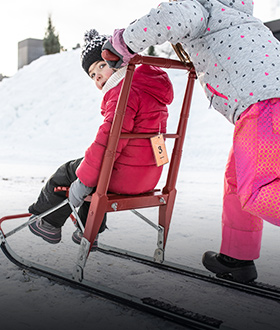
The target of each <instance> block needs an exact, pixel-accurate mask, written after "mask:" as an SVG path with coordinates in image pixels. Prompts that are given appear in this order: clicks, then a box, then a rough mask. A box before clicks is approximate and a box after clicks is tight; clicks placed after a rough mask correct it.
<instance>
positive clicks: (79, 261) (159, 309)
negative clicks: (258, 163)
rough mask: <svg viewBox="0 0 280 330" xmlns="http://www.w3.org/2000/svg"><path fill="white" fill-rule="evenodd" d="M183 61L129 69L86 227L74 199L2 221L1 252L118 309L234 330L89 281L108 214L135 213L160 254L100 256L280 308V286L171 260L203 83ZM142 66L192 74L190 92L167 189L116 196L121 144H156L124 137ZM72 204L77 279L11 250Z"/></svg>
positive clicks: (142, 59)
mask: <svg viewBox="0 0 280 330" xmlns="http://www.w3.org/2000/svg"><path fill="white" fill-rule="evenodd" d="M103 55H104V56H103V57H104V58H106V59H110V58H109V57H110V56H112V54H110V53H105V54H103ZM179 57H180V56H179ZM180 59H181V61H177V60H172V59H165V58H158V57H149V56H140V55H136V56H135V57H134V58H133V59H132V60H131V62H130V63H129V65H128V68H127V72H126V76H125V78H124V82H123V85H122V89H121V93H120V95H119V99H118V103H117V106H116V111H115V116H114V120H113V123H112V126H111V131H110V135H109V139H108V144H107V148H106V151H105V154H104V158H103V163H102V167H101V170H100V176H99V180H98V184H97V187H96V191H95V192H94V193H93V194H92V195H89V196H87V197H86V201H88V202H90V208H89V212H88V217H87V221H86V225H85V227H84V226H83V224H82V223H81V220H80V219H79V216H78V213H77V210H76V209H75V208H74V207H73V205H72V204H71V203H70V201H69V200H68V198H66V199H65V200H64V201H63V202H62V203H61V204H59V205H57V206H56V207H54V208H52V209H50V210H48V211H46V212H44V213H42V214H40V215H38V216H32V215H31V214H29V213H23V214H17V215H8V216H4V217H2V218H1V219H0V243H1V249H2V251H3V253H4V254H5V255H6V257H7V258H8V259H9V260H11V261H12V262H13V263H14V264H16V265H17V266H19V267H20V268H22V269H24V270H27V271H30V272H33V273H36V274H38V275H40V276H45V277H47V278H49V279H51V280H54V281H56V282H59V283H62V284H66V285H69V286H72V287H74V288H78V289H81V290H85V291H87V292H91V293H93V294H96V295H99V296H102V297H105V298H106V299H110V300H112V301H115V302H117V303H120V304H124V305H127V306H129V307H131V308H135V309H138V310H142V311H144V312H148V313H151V314H154V315H157V316H159V317H161V318H164V319H168V320H170V321H172V322H175V323H178V324H182V325H184V326H187V327H188V328H191V329H217V328H219V329H229V328H228V327H225V326H224V325H223V322H222V321H221V320H217V319H214V318H211V317H208V316H205V315H201V314H197V313H192V312H191V311H188V310H185V309H184V308H180V307H178V306H174V305H172V304H169V303H165V302H163V301H158V300H157V299H153V298H151V297H144V298H139V297H138V296H137V297H136V296H133V295H131V294H127V293H124V292H120V291H118V290H115V289H112V288H109V287H107V286H103V285H101V284H97V283H95V282H93V281H89V280H88V279H86V278H85V272H86V265H87V260H88V257H89V255H90V250H91V247H92V245H93V242H94V241H95V239H96V237H97V235H98V230H99V227H100V225H101V223H102V220H103V217H104V215H105V213H110V212H112V213H116V212H120V211H131V212H133V213H134V214H135V215H137V216H138V217H139V218H140V219H141V220H143V221H145V222H146V223H147V224H148V225H149V226H151V227H152V228H153V229H154V230H156V232H157V241H156V242H155V251H154V254H153V256H144V255H141V254H137V253H134V252H131V251H127V250H121V249H119V248H115V247H111V246H105V245H102V244H99V247H98V250H97V251H99V252H101V253H104V254H109V255H112V256H114V257H118V258H126V259H129V260H130V261H133V262H139V263H141V264H145V265H148V266H151V267H155V268H158V269H161V270H163V271H166V272H172V273H176V274H180V275H182V276H186V277H189V278H193V279H196V280H199V281H205V282H211V283H213V285H221V286H224V287H228V288H230V289H236V290H239V291H242V292H246V293H249V294H253V295H257V296H260V297H263V298H265V299H270V300H276V301H278V302H279V301H280V288H277V287H275V286H270V285H268V284H262V283H257V282H253V283H249V284H242V283H237V282H234V281H232V280H231V279H230V278H217V277H213V275H212V274H210V273H209V272H207V271H202V270H199V269H194V268H190V267H188V266H185V265H181V264H176V263H173V262H170V261H166V260H165V248H166V243H167V238H168V231H169V227H170V224H171V219H172V212H173V208H174V203H175V199H176V193H177V190H176V182H177V177H178V173H179V167H180V162H181V156H182V151H183V145H184V140H185V135H186V128H187V123H188V118H189V112H190V107H191V100H192V94H193V88H194V83H195V80H196V78H197V77H196V72H195V70H194V67H193V65H192V63H191V62H189V61H187V60H186V59H185V60H184V58H181V57H180ZM138 64H144V65H145V64H146V65H154V66H158V67H162V68H166V69H179V70H185V71H186V72H187V73H188V75H186V77H187V84H186V90H185V95H184V99H183V103H182V106H181V111H180V116H179V118H178V123H177V131H176V132H174V133H166V134H163V136H164V138H165V139H172V140H173V141H174V144H173V150H172V154H171V157H170V161H169V163H168V164H167V165H165V166H166V169H167V170H166V178H165V180H163V182H164V183H163V187H162V188H159V189H155V190H153V191H150V192H147V193H144V194H140V195H118V194H112V193H108V192H107V190H108V186H109V183H110V177H111V173H112V169H113V164H114V159H115V153H116V149H117V145H118V142H119V140H120V139H123V138H125V139H128V138H129V139H135V138H137V139H140V138H143V139H150V138H152V137H154V134H123V133H121V129H122V123H123V119H124V115H125V109H126V105H127V101H128V96H129V91H130V87H131V83H132V79H133V74H134V70H135V67H136V65H138ZM57 189H58V190H64V191H65V193H66V196H67V194H68V189H69V188H67V187H58V188H57ZM66 204H69V206H70V207H71V209H72V214H71V216H70V218H71V219H72V221H73V222H74V224H75V225H76V226H78V227H79V228H80V229H81V230H82V231H83V237H82V239H81V244H80V246H79V248H78V254H77V258H76V260H73V266H72V269H73V271H72V273H71V272H70V273H65V272H61V271H59V270H57V269H55V268H51V267H49V266H46V265H42V264H39V263H37V262H35V261H33V260H27V259H25V258H24V257H22V256H20V255H19V254H18V253H17V252H15V250H14V249H13V248H12V247H11V246H10V244H9V238H10V237H11V236H14V235H16V234H17V233H18V232H20V231H21V230H22V229H24V228H25V227H27V226H28V225H29V224H31V223H32V222H33V221H36V220H37V219H38V217H41V218H43V217H44V216H46V215H47V214H50V213H52V212H54V211H55V210H57V209H59V208H61V207H63V206H65V205H66ZM145 208H157V209H158V221H157V224H156V223H155V222H153V221H151V220H149V219H148V218H147V217H145V216H144V215H142V214H141V213H140V211H139V210H141V209H145ZM155 213H156V212H155ZM25 218H28V219H27V221H24V222H23V223H20V225H18V226H17V227H16V228H13V229H12V230H10V231H9V232H4V230H3V228H2V224H3V223H4V222H10V221H13V220H17V222H18V221H19V220H21V219H25Z"/></svg>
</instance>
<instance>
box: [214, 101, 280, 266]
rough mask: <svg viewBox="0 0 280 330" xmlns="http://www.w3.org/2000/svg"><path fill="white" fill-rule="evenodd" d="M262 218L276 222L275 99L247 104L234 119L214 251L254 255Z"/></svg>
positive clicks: (279, 110)
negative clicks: (218, 238)
mask: <svg viewBox="0 0 280 330" xmlns="http://www.w3.org/2000/svg"><path fill="white" fill-rule="evenodd" d="M263 220H266V221H268V222H270V223H272V224H274V225H277V226H280V98H274V99H269V100H265V101H261V102H259V103H256V104H253V105H251V106H250V107H249V108H248V109H247V110H246V111H245V112H244V113H243V114H242V115H241V116H240V118H239V119H238V121H237V122H236V125H235V130H234V137H233V147H232V149H231V151H230V154H229V159H228V163H227V166H226V171H225V182H224V198H223V214H222V243H221V249H220V252H221V253H223V254H226V255H228V256H230V257H233V258H236V259H241V260H253V259H257V258H259V255H260V249H261V238H262V229H263Z"/></svg>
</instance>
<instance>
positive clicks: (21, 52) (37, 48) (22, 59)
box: [18, 38, 45, 69]
mask: <svg viewBox="0 0 280 330" xmlns="http://www.w3.org/2000/svg"><path fill="white" fill-rule="evenodd" d="M43 55H45V51H44V47H43V40H41V39H33V38H28V39H25V40H22V41H20V42H19V43H18V69H20V68H22V67H23V66H24V65H28V64H30V63H31V62H32V61H34V60H37V58H39V57H41V56H43Z"/></svg>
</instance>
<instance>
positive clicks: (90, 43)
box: [81, 29, 109, 74]
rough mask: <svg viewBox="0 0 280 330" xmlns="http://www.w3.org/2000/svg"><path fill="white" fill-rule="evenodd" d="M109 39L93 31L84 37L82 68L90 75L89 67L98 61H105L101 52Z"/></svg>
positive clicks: (87, 32)
mask: <svg viewBox="0 0 280 330" xmlns="http://www.w3.org/2000/svg"><path fill="white" fill-rule="evenodd" d="M107 39H109V36H106V35H99V33H98V32H97V31H96V30H94V29H92V30H90V31H86V33H85V35H84V46H83V49H82V54H81V61H82V67H83V69H84V70H85V72H86V73H87V74H88V69H89V67H90V66H91V65H92V64H93V63H94V62H97V61H104V60H103V58H102V56H101V52H102V47H103V45H104V43H105V42H106V41H107Z"/></svg>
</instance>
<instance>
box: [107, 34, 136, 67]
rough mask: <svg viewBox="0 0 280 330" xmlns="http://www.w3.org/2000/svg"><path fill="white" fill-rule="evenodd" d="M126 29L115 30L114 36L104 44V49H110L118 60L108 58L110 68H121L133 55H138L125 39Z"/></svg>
mask: <svg viewBox="0 0 280 330" xmlns="http://www.w3.org/2000/svg"><path fill="white" fill-rule="evenodd" d="M123 32H124V29H121V30H115V31H114V34H113V36H112V37H111V38H110V39H109V40H108V41H107V42H105V44H104V46H103V48H102V49H103V51H104V50H109V51H110V52H111V53H113V54H114V55H116V60H110V59H108V60H107V59H106V58H105V60H106V62H107V63H108V64H109V67H110V68H113V69H119V68H121V67H123V66H125V65H127V64H128V63H129V61H130V59H131V58H132V57H134V56H135V55H136V53H134V52H133V51H132V50H131V49H129V48H128V46H127V45H126V44H125V42H124V40H123V36H122V35H123Z"/></svg>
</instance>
